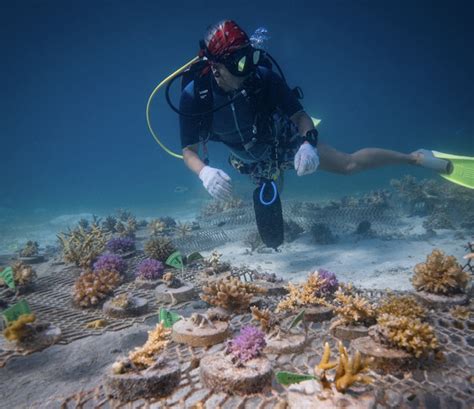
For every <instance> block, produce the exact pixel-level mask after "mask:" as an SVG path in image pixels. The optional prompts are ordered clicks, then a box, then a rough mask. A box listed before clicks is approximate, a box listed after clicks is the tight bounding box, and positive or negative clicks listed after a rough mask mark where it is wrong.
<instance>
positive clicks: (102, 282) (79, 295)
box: [73, 270, 121, 307]
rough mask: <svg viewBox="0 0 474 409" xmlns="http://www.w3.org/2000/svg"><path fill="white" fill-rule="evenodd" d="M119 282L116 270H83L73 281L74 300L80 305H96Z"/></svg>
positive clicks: (119, 278)
mask: <svg viewBox="0 0 474 409" xmlns="http://www.w3.org/2000/svg"><path fill="white" fill-rule="evenodd" d="M120 282H121V277H120V275H119V273H117V272H116V271H106V270H100V271H98V272H96V273H95V272H91V271H88V272H85V273H83V274H81V275H80V276H79V278H78V279H77V280H76V282H75V283H74V294H73V298H74V302H75V303H76V304H77V305H79V306H81V307H91V306H94V305H97V304H99V302H100V301H101V300H102V299H104V298H105V297H107V296H108V295H109V294H111V293H112V292H113V290H114V289H115V288H116V287H117V286H118V285H119V284H120Z"/></svg>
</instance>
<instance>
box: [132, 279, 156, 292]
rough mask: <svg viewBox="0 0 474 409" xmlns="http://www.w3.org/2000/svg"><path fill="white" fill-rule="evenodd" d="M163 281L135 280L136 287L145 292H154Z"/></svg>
mask: <svg viewBox="0 0 474 409" xmlns="http://www.w3.org/2000/svg"><path fill="white" fill-rule="evenodd" d="M162 282H163V281H161V280H144V279H142V278H136V279H135V286H136V287H137V288H142V289H144V290H153V289H154V288H156V287H157V286H158V285H160V284H161V283H162Z"/></svg>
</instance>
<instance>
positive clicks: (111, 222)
mask: <svg viewBox="0 0 474 409" xmlns="http://www.w3.org/2000/svg"><path fill="white" fill-rule="evenodd" d="M116 224H117V218H115V217H114V216H107V217H106V218H105V220H104V221H103V222H102V228H103V229H104V230H105V231H107V232H110V233H115V232H116V231H117V229H116V228H115V225H116Z"/></svg>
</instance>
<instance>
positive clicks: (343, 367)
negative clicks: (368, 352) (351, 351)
mask: <svg viewBox="0 0 474 409" xmlns="http://www.w3.org/2000/svg"><path fill="white" fill-rule="evenodd" d="M330 358H331V349H330V348H329V344H328V343H327V342H326V343H325V344H324V351H323V355H322V357H321V361H320V362H319V364H318V365H316V367H315V368H314V373H315V375H316V376H318V377H319V379H320V381H321V383H322V385H323V387H325V388H328V387H329V386H330V383H331V382H330V381H329V380H328V378H327V371H329V370H331V369H334V368H336V373H335V375H334V378H333V380H332V382H334V384H335V386H336V389H337V391H339V392H342V393H344V392H346V391H347V389H349V388H350V387H351V386H352V385H353V384H354V383H356V382H361V383H366V384H367V383H372V378H370V377H369V376H367V375H362V372H365V371H366V370H367V369H368V365H369V363H370V360H369V359H362V358H361V355H360V352H359V351H357V352H356V353H355V355H354V356H353V357H349V355H348V353H347V350H346V348H345V347H344V345H343V344H342V343H341V342H340V343H339V360H338V361H337V362H336V361H331V360H330Z"/></svg>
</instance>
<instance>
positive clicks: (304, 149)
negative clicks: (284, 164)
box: [295, 142, 319, 176]
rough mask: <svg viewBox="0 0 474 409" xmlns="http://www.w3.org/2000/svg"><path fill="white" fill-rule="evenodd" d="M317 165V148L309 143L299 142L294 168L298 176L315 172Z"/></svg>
mask: <svg viewBox="0 0 474 409" xmlns="http://www.w3.org/2000/svg"><path fill="white" fill-rule="evenodd" d="M318 166H319V155H318V150H317V149H316V148H314V147H313V146H312V145H311V144H309V143H307V142H305V143H303V144H301V146H300V148H299V149H298V152H296V155H295V170H296V174H297V175H298V176H303V175H309V174H310V173H313V172H316V169H318Z"/></svg>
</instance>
